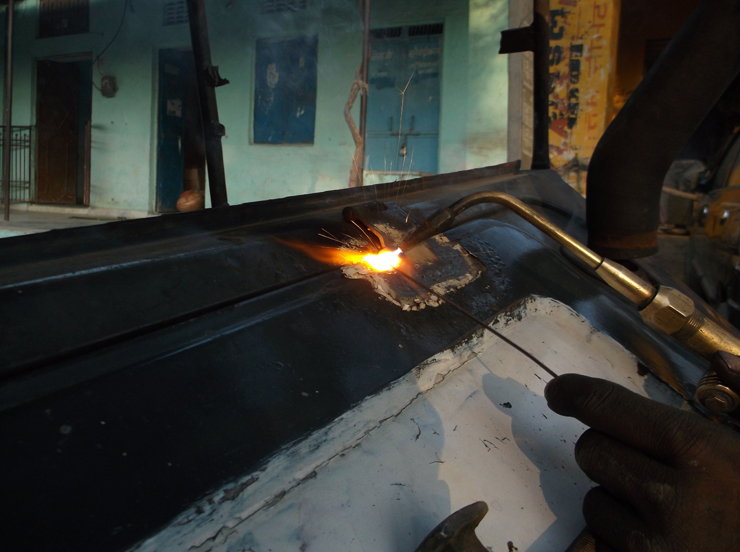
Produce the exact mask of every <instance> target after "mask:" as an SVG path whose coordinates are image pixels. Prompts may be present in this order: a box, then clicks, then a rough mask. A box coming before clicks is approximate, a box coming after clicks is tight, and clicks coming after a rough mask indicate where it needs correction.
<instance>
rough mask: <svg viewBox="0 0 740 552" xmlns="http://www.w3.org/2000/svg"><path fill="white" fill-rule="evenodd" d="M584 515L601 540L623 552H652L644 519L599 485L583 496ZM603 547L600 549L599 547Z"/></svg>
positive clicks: (598, 539) (590, 527)
mask: <svg viewBox="0 0 740 552" xmlns="http://www.w3.org/2000/svg"><path fill="white" fill-rule="evenodd" d="M583 517H584V518H585V519H586V524H587V525H588V528H589V529H590V530H591V531H592V532H593V534H594V535H595V536H596V538H597V541H598V542H600V543H602V546H603V545H606V546H609V547H611V548H613V549H614V550H619V551H620V552H648V551H649V550H650V539H649V538H648V535H649V533H648V530H647V527H646V526H645V524H644V523H643V521H642V520H641V519H640V518H638V517H637V516H636V515H635V512H634V511H632V509H631V508H630V507H629V506H627V505H626V504H624V503H622V502H620V501H618V500H617V499H616V498H614V497H613V496H612V495H610V494H609V493H608V492H607V491H606V490H604V489H603V488H601V487H595V488H593V489H591V490H590V491H588V493H586V497H585V498H584V499H583ZM597 550H599V548H597Z"/></svg>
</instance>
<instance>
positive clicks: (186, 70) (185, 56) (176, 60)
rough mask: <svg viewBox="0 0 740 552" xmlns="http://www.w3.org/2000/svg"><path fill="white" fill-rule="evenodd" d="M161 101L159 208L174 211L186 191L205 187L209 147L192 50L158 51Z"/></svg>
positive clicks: (158, 147) (201, 189) (158, 169)
mask: <svg viewBox="0 0 740 552" xmlns="http://www.w3.org/2000/svg"><path fill="white" fill-rule="evenodd" d="M158 104H159V108H158V109H159V113H158V129H157V204H156V210H157V212H158V213H174V212H176V211H177V207H176V205H177V200H178V199H179V198H180V195H181V194H182V193H183V192H184V191H186V190H194V191H201V192H202V191H204V190H205V165H206V149H205V140H204V137H203V125H202V123H201V118H200V107H199V102H198V86H197V82H196V78H195V62H194V60H193V53H192V51H191V50H186V49H179V48H178V49H163V50H160V51H159V100H158Z"/></svg>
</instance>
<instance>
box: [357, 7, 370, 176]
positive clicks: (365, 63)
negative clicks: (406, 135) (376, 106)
mask: <svg viewBox="0 0 740 552" xmlns="http://www.w3.org/2000/svg"><path fill="white" fill-rule="evenodd" d="M371 1H372V0H360V12H361V14H360V15H361V16H362V82H363V84H364V86H365V88H364V89H363V91H362V97H361V98H360V136H362V143H363V152H362V163H361V166H360V170H359V171H358V172H359V174H358V178H359V182H360V186H362V185H363V174H364V173H363V171H364V169H365V151H364V149H365V148H366V146H367V136H366V134H367V132H366V127H367V95H368V88H367V77H368V67H369V65H370V4H371Z"/></svg>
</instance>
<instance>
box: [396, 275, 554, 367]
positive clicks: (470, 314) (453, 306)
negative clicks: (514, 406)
mask: <svg viewBox="0 0 740 552" xmlns="http://www.w3.org/2000/svg"><path fill="white" fill-rule="evenodd" d="M396 270H397V271H398V273H399V274H401V275H402V276H403V277H404V278H406V279H407V280H408V281H410V282H411V283H413V284H415V285H417V286H419V287H420V288H421V289H423V290H425V291H427V292H429V293H432V294H434V295H436V296H437V297H439V298H440V299H441V300H442V301H444V302H445V303H447V304H448V305H450V306H451V307H452V308H454V309H455V310H457V311H459V312H460V313H462V314H464V315H465V316H467V317H468V318H470V319H471V320H472V321H473V322H475V323H476V324H478V325H480V326H482V327H484V328H485V329H486V330H488V331H489V332H491V333H492V334H493V335H495V336H496V337H498V338H499V339H501V340H502V341H503V342H504V343H507V344H508V345H510V346H511V347H513V348H514V349H516V350H517V351H519V352H520V353H522V354H523V355H524V356H525V357H527V358H528V359H529V360H531V361H532V362H534V363H535V364H536V365H537V366H539V367H540V368H542V369H543V370H544V371H545V372H547V373H548V374H550V375H551V376H552V377H554V378H556V377H558V375H557V374H556V373H555V372H553V371H552V370H551V369H550V368H548V367H547V366H545V364H544V363H543V362H541V361H540V360H539V359H537V358H536V357H535V356H534V355H533V354H532V353H530V352H529V351H527V350H525V349H523V348H522V347H520V346H519V345H517V344H516V343H514V342H513V341H512V340H511V339H509V338H508V337H506V336H504V335H502V334H500V333H499V332H497V331H496V330H494V329H493V328H491V326H489V325H488V324H486V323H485V322H483V320H481V319H479V318H478V317H477V316H475V315H474V314H472V313H471V312H468V311H467V310H466V309H464V308H463V307H461V306H459V305H457V304H456V303H454V302H452V301H450V300H449V299H447V298H446V297H444V296H443V295H441V294H440V293H437V292H436V291H434V290H433V289H432V288H430V287H427V286H425V285H424V284H422V283H421V282H418V281H416V280H415V279H414V278H412V277H411V276H409V275H408V274H406V273H405V272H404V271H403V270H400V269H398V268H397V269H396Z"/></svg>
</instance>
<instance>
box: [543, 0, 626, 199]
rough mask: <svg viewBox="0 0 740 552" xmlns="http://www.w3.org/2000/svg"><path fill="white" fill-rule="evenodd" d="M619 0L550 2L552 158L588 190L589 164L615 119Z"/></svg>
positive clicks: (571, 179) (560, 169)
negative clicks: (613, 104)
mask: <svg viewBox="0 0 740 552" xmlns="http://www.w3.org/2000/svg"><path fill="white" fill-rule="evenodd" d="M618 22H619V4H618V2H617V0H578V1H576V0H556V1H554V2H551V3H550V102H549V117H550V160H551V163H552V165H553V167H555V168H556V169H557V170H558V172H559V173H560V174H561V175H562V176H563V178H564V179H565V180H566V181H568V182H569V184H571V186H574V187H575V188H576V189H577V190H578V191H579V192H580V193H585V190H586V178H585V170H584V169H585V166H587V165H588V161H589V160H590V158H591V155H592V154H593V151H594V148H595V147H596V144H597V143H598V141H599V139H600V138H601V135H602V134H603V133H604V130H606V127H607V125H608V124H609V122H610V121H611V119H612V100H611V95H612V90H611V89H612V87H613V82H614V74H615V70H616V45H617V36H618Z"/></svg>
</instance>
